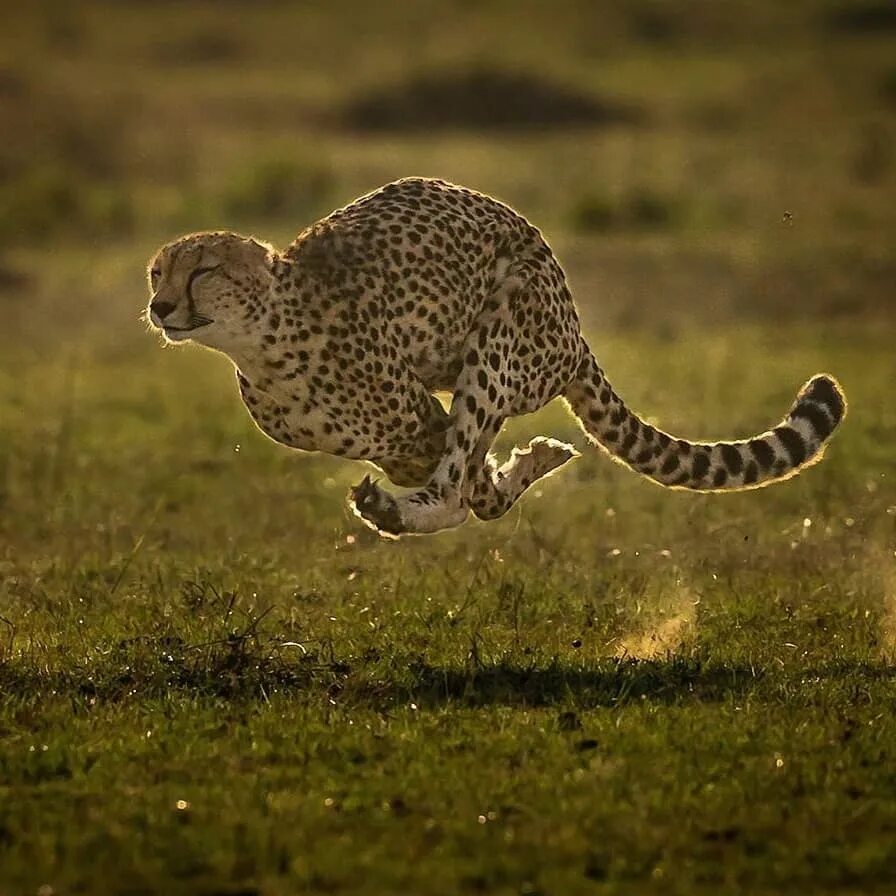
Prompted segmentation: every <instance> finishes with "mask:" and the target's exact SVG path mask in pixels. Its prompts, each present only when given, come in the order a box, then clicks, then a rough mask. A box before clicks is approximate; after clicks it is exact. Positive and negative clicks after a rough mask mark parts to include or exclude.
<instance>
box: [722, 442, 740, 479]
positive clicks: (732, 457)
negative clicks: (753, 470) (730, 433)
mask: <svg viewBox="0 0 896 896" xmlns="http://www.w3.org/2000/svg"><path fill="white" fill-rule="evenodd" d="M721 451H722V461H723V462H724V464H725V466H726V467H727V468H728V472H729V473H730V474H731V475H732V476H737V475H738V473H740V471H741V470H742V469H743V468H744V462H743V458H742V457H741V456H740V451H739V450H738V448H737V446H735V445H731V444H724V445H722V447H721Z"/></svg>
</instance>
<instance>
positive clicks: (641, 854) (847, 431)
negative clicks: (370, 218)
mask: <svg viewBox="0 0 896 896" xmlns="http://www.w3.org/2000/svg"><path fill="white" fill-rule="evenodd" d="M894 50H896V16H894V14H893V6H892V5H891V4H890V3H887V2H879V0H855V2H846V0H843V2H838V0H796V2H792V3H787V4H780V3H773V2H770V0H769V2H765V0H762V2H747V0H734V2H729V3H724V4H720V3H718V2H710V0H694V2H689V3H688V4H687V5H686V6H682V5H681V4H675V3H671V2H665V0H633V2H629V0H625V2H624V0H612V2H608V3H599V4H598V3H591V2H586V0H561V2H557V3H542V2H536V0H515V2H510V0H506V2H505V0H483V2H470V0H457V2H450V3H449V2H444V0H422V2H419V3H404V2H397V0H384V2H380V3H377V4H364V3H359V2H334V3H303V4H291V3H284V2H274V0H261V2H257V3H252V4H237V3H216V4H210V3H204V2H190V3H173V2H163V0H160V2H155V3H147V2H136V0H133V2H122V3H112V2H97V0H89V2H83V3H77V4H70V3H63V2H52V0H42V2H36V3H33V4H30V5H26V6H21V5H20V6H18V7H16V8H15V9H14V10H9V11H6V10H5V11H4V21H3V28H2V32H0V133H2V135H3V139H2V140H0V313H2V322H3V323H2V327H0V892H2V893H5V892H10V893H13V892H16V893H18V892H24V893H36V892H40V893H42V894H44V896H47V894H50V893H59V894H63V893H79V892H80V893H100V892H101V893H119V892H120V893H132V894H133V893H156V892H166V893H178V892H184V893H205V894H208V896H211V894H224V893H229V894H231V896H235V894H237V893H242V894H250V893H260V894H265V896H268V894H280V893H283V894H286V893H295V892H306V893H319V892H321V893H323V892H330V893H332V892H343V893H371V894H373V893H381V892H382V893H385V892H410V893H424V892H438V893H440V894H450V893H476V892H490V893H501V894H504V893H506V894H529V896H535V894H574V893H580V892H581V893H585V892H587V893H606V894H611V893H620V892H624V893H655V892H656V893H659V892H662V893H664V894H669V893H673V894H674V893H681V894H687V896H693V894H699V893H707V894H710V893H711V894H714V896H715V894H719V893H738V892H754V893H755V892H762V893H778V892H780V893H793V892H819V893H820V892H824V893H831V894H833V893H842V894H853V893H858V892H862V893H875V892H879V893H886V892H889V890H890V888H891V877H892V867H893V860H894V858H896V855H894V846H893V844H894V842H896V841H894V839H893V833H894V831H896V779H894V777H893V775H892V773H891V771H890V769H891V767H892V765H893V759H894V757H893V755H892V754H893V743H894V730H893V722H892V716H893V713H892V710H893V707H894V706H896V685H894V677H893V657H894V653H896V604H894V601H896V554H894V551H896V491H894V485H893V483H894V478H896V460H894V452H893V445H894V443H896V404H894V402H893V400H892V396H891V394H890V393H891V384H892V382H893V381H894V378H896V354H894V352H893V342H894V311H896V289H894V283H896V254H894V245H896V163H894V157H893V146H894V145H896V141H894V138H896V117H894V115H896V69H894V62H893V60H894V56H896V54H894ZM408 174H425V175H433V176H439V177H443V178H446V179H449V180H453V181H456V182H460V183H463V184H466V185H468V186H471V187H474V188H478V189H481V190H484V191H486V192H488V193H491V194H493V195H496V196H498V197H500V198H502V199H504V200H506V201H508V202H510V203H511V204H512V205H514V206H515V207H516V208H518V209H519V210H520V211H521V212H522V213H524V214H526V215H527V216H528V217H530V219H531V220H532V221H533V222H534V223H536V224H537V225H538V226H539V227H541V228H542V229H543V230H544V232H545V234H546V236H547V238H548V240H549V242H550V243H551V244H552V246H553V247H554V248H555V250H556V251H557V253H558V255H559V257H560V258H561V259H562V261H563V263H564V266H565V267H566V269H567V270H568V272H569V278H570V283H571V286H572V289H573V293H574V295H575V297H576V301H577V303H578V305H579V308H580V310H581V315H582V319H583V322H584V326H585V332H586V336H587V337H588V338H589V341H590V342H591V344H592V346H593V347H594V349H595V351H596V353H597V355H598V357H599V358H600V360H601V363H602V365H603V366H604V367H605V368H606V370H607V371H608V374H609V376H610V378H611V380H612V381H613V382H614V384H615V386H616V387H617V388H618V390H619V391H620V393H621V394H622V395H624V396H625V397H626V399H627V400H628V401H629V403H630V404H631V405H632V406H633V407H635V408H637V409H638V410H640V411H641V412H643V413H645V414H646V415H647V416H648V417H650V418H651V419H652V420H654V421H655V422H657V423H658V424H659V425H663V426H665V427H666V428H668V429H670V430H673V431H676V432H678V433H680V434H681V435H686V436H692V437H707V438H712V437H722V436H730V435H734V434H742V433H748V432H753V431H756V430H758V429H759V428H761V427H763V426H765V425H767V424H768V423H770V422H772V421H773V420H774V419H776V418H777V416H778V415H779V414H780V413H782V412H783V410H784V409H785V408H786V407H787V406H788V404H789V401H790V399H791V398H792V395H793V394H794V391H795V389H796V387H797V386H798V385H799V384H800V383H801V382H802V381H803V380H804V379H805V378H806V377H807V376H808V375H809V374H811V373H813V372H815V371H816V370H821V369H827V370H829V371H830V372H832V373H834V374H835V375H837V376H838V377H839V378H840V379H841V381H842V383H843V385H844V387H845V389H846V391H847V394H848V396H849V398H850V414H849V416H848V418H847V420H846V422H845V424H844V427H843V430H842V432H841V433H839V434H838V436H837V438H836V439H835V441H834V444H833V445H832V447H831V449H830V451H829V452H828V456H827V457H826V458H825V460H824V461H823V463H822V464H821V465H820V466H818V467H816V468H814V469H812V470H811V471H808V472H807V473H806V474H805V475H803V476H801V477H799V478H797V479H796V480H794V481H792V482H789V483H787V484H785V485H782V486H780V487H778V488H774V489H770V490H766V491H763V492H759V493H750V494H743V495H734V496H730V497H728V498H724V499H711V498H707V497H706V496H695V495H683V494H677V493H676V494H671V493H667V492H664V491H662V490H659V489H657V488H655V487H653V486H651V485H650V484H647V483H644V482H641V481H639V480H638V479H637V477H635V476H633V475H631V474H630V473H628V472H626V471H625V470H623V469H621V468H620V467H618V466H617V465H614V464H611V463H608V462H607V461H606V459H605V458H604V457H603V456H601V455H600V454H598V453H597V452H590V451H586V453H585V454H584V456H583V457H582V458H581V459H580V460H578V461H576V463H575V464H574V465H571V466H570V468H569V469H567V470H564V471H563V472H562V473H561V474H559V475H557V476H556V477H553V478H551V479H550V480H549V481H548V482H547V483H545V484H544V485H543V487H541V488H538V489H536V490H534V491H533V493H532V494H529V495H527V497H526V498H525V499H524V500H523V501H522V503H521V504H520V505H519V507H517V508H516V509H515V510H514V512H513V513H512V514H510V515H509V516H508V518H506V519H504V520H502V521H499V522H497V523H494V524H489V525H482V524H477V523H470V524H468V525H466V526H465V527H463V528H461V529H459V530H458V531H455V532H451V533H446V534H444V535H440V536H438V537H436V538H427V539H418V540H410V541H402V542H400V543H398V544H387V543H384V542H380V541H378V540H377V539H375V538H374V537H373V536H372V535H371V534H370V533H369V532H367V531H366V530H364V529H361V528H359V526H358V525H357V523H356V521H355V520H354V519H353V518H351V517H350V516H349V514H348V512H347V510H346V508H345V504H344V498H345V494H346V491H347V488H348V486H349V484H350V483H352V482H354V481H357V480H358V479H359V478H360V476H361V475H362V473H363V470H362V467H361V465H358V464H352V463H348V462H344V461H339V460H337V459H334V458H328V457H324V456H318V455H305V456H302V455H297V454H295V453H292V452H289V451H286V450H285V449H282V448H278V447H277V446H275V445H273V444H272V443H270V442H269V441H267V440H265V439H264V438H263V437H262V436H261V435H260V434H259V433H258V432H257V431H256V430H255V429H254V427H253V425H252V423H251V421H250V420H249V419H248V417H247V415H246V414H245V412H244V410H243V409H242V408H241V406H240V405H239V402H238V399H237V396H236V390H235V386H234V382H233V373H232V370H231V369H230V365H229V363H228V362H226V361H225V360H224V359H221V358H218V357H215V356H213V355H211V354H210V353H207V352H200V351H198V350H190V349H185V350H165V351H162V350H161V349H160V347H159V345H158V342H157V340H156V339H155V338H152V337H149V336H148V335H147V333H146V332H145V327H144V325H143V324H142V323H141V322H140V320H139V315H140V312H141V311H142V308H143V306H144V304H145V302H146V297H147V296H146V285H145V272H144V265H145V262H146V260H147V259H148V258H149V257H150V255H151V253H152V252H153V251H154V249H155V248H156V247H157V246H158V245H159V244H160V243H161V242H163V241H166V240H168V239H171V238H172V237H174V236H176V235H178V234H179V233H181V232H184V231H190V230H198V229H217V228H234V229H238V230H243V231H247V232H253V233H255V234H256V235H258V236H260V237H263V238H265V239H269V240H271V241H272V242H275V243H277V244H279V245H283V244H285V243H287V242H288V241H289V240H291V239H292V238H293V236H294V235H295V234H296V233H298V232H299V231H300V230H301V229H303V228H304V227H305V226H306V225H307V224H308V223H310V222H311V221H313V220H314V219H315V218H317V217H319V216H321V215H323V214H325V213H326V212H327V211H329V210H330V209H331V208H333V207H335V206H338V205H340V204H342V203H344V202H347V201H350V200H351V199H352V198H354V197H355V196H356V195H359V194H361V193H363V192H366V191H368V190H371V189H373V188H375V187H377V186H379V185H380V184H382V183H384V182H386V181H389V180H391V179H394V178H396V177H400V176H404V175H408ZM534 433H546V434H551V435H556V436H559V437H563V438H568V439H572V440H576V441H578V444H579V445H580V447H583V446H582V442H581V440H580V438H579V436H578V435H577V431H576V428H575V426H574V425H573V422H572V421H571V419H570V418H569V416H568V415H567V414H566V413H565V412H564V411H563V409H562V408H560V407H556V406H551V407H549V408H547V409H545V410H544V411H543V412H541V413H540V414H538V415H536V416H535V417H533V418H527V419H525V420H522V421H515V422H514V423H513V425H511V426H509V427H508V432H507V433H506V434H505V435H504V436H503V440H502V443H501V444H502V447H503V448H508V447H509V446H510V445H511V444H513V443H515V442H524V441H525V440H526V439H528V437H529V436H531V435H532V434H534ZM41 887H43V889H40V890H39V888H41ZM47 888H49V889H47Z"/></svg>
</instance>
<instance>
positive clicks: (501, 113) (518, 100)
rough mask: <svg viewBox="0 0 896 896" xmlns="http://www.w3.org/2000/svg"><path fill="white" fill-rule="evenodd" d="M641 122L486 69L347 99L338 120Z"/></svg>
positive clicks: (486, 125) (586, 97) (404, 123)
mask: <svg viewBox="0 0 896 896" xmlns="http://www.w3.org/2000/svg"><path fill="white" fill-rule="evenodd" d="M639 119H640V115H639V114H638V113H637V111H636V110H634V109H632V108H631V107H629V106H626V105H624V104H622V103H617V102H613V101H607V100H602V99H599V98H597V97H594V96H592V95H590V94H588V93H583V92H580V91H577V90H574V89H571V88H569V87H564V86H562V85H559V84H555V83H552V82H551V81H548V80H545V79H543V78H541V77H539V76H537V75H530V74H525V73H522V72H502V71H496V70H492V69H484V68H478V69H472V70H468V71H442V72H435V73H428V74H423V75H419V76H417V77H414V78H411V79H409V80H407V81H404V82H402V83H400V84H393V85H389V86H385V87H379V88H375V89H372V90H370V91H369V92H367V93H363V94H360V95H358V96H356V97H354V98H353V99H350V100H349V101H348V102H347V103H346V104H345V106H344V107H343V109H342V113H341V116H340V120H341V123H342V124H343V125H344V126H346V127H349V128H352V129H355V130H361V131H386V130H398V131H413V130H424V129H425V130H431V129H433V128H478V129H490V130H528V129H532V130H535V129H539V128H548V127H569V126H583V125H606V124H631V123H634V122H636V121H638V120H639Z"/></svg>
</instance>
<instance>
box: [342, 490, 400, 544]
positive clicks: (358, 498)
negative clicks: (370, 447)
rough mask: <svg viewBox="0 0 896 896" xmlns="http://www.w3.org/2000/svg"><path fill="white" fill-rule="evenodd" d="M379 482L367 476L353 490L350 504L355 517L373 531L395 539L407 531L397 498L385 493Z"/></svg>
mask: <svg viewBox="0 0 896 896" xmlns="http://www.w3.org/2000/svg"><path fill="white" fill-rule="evenodd" d="M378 482H379V480H378V479H374V480H372V479H371V478H370V476H369V475H367V476H365V477H364V478H363V479H362V480H361V481H360V482H359V483H358V484H357V485H356V486H354V487H353V488H352V490H351V493H350V501H349V504H350V506H351V508H352V510H353V511H354V513H355V515H356V516H358V517H359V518H360V519H361V520H362V521H363V522H364V523H365V524H366V525H368V526H370V528H371V529H374V530H376V531H377V532H378V533H379V534H380V535H383V536H386V537H392V538H395V537H397V536H398V535H401V533H402V532H404V531H405V527H404V525H403V524H402V521H401V514H400V513H399V512H398V505H397V503H396V501H395V498H393V497H392V495H390V494H389V493H388V492H385V491H383V489H381V488H380V487H379V485H378V484H377V483H378Z"/></svg>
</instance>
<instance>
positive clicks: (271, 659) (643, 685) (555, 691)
mask: <svg viewBox="0 0 896 896" xmlns="http://www.w3.org/2000/svg"><path fill="white" fill-rule="evenodd" d="M129 660H130V661H129V662H127V663H125V664H108V663H107V664H98V665H97V666H94V667H78V668H73V669H70V670H56V671H49V670H47V669H46V668H45V667H44V668H40V667H38V666H35V665H32V664H29V663H26V664H20V663H18V662H14V661H8V662H5V663H0V693H3V695H4V696H5V697H6V698H7V699H10V698H11V699H14V700H18V701H21V702H23V703H28V702H31V701H33V700H35V699H38V700H40V699H44V698H46V697H47V696H50V695H52V696H55V697H57V698H62V699H66V698H67V699H69V700H70V701H71V702H72V706H73V708H74V709H76V710H77V709H78V708H79V707H84V708H87V707H89V706H92V705H93V704H95V703H96V702H113V703H114V702H118V701H125V700H128V699H133V698H141V699H161V700H168V699H178V698H183V697H188V698H189V699H190V700H193V699H196V698H199V699H202V698H207V699H213V700H226V701H229V702H233V703H246V704H248V703H256V702H266V701H268V700H269V699H270V698H271V697H272V696H274V695H280V696H285V697H286V698H288V699H295V700H296V701H300V702H304V703H306V704H314V703H321V704H324V703H329V704H335V705H344V706H353V707H359V708H362V707H363V708H367V709H370V710H373V711H380V712H387V711H390V710H394V709H397V708H400V707H405V706H409V705H411V704H414V705H415V706H416V707H417V708H420V709H434V708H439V707H444V706H449V705H461V706H468V707H485V706H509V707H551V706H574V707H576V708H578V709H589V708H595V707H614V706H623V705H626V704H631V703H635V702H641V701H649V702H651V703H662V704H667V705H671V704H677V703H689V702H700V703H717V702H722V701H725V700H739V699H743V698H744V697H746V696H747V695H750V696H751V697H752V698H753V699H759V700H764V699H768V700H772V699H776V697H775V695H778V698H780V699H786V700H788V701H792V700H794V699H795V700H797V701H800V702H807V701H808V702H811V701H813V700H815V699H817V697H816V695H817V689H816V688H815V684H818V683H823V682H837V683H838V685H839V686H841V687H844V688H847V689H849V688H852V689H853V690H854V691H855V692H856V695H857V699H858V696H860V694H859V691H860V690H861V689H862V688H864V687H865V686H866V685H868V684H869V683H870V682H873V681H893V680H894V679H896V668H894V667H891V666H888V665H886V664H884V663H881V664H869V663H866V662H858V661H857V662H848V661H841V662H837V663H831V664H827V665H824V666H823V667H818V668H812V669H809V668H797V667H795V668H793V669H792V670H789V671H786V672H785V671H782V670H779V669H776V668H775V669H771V670H768V669H763V668H761V667H748V666H742V665H737V664H721V665H719V664H712V665H709V664H706V663H704V662H703V661H702V660H701V659H700V658H695V657H691V656H689V657H677V656H674V655H670V656H669V657H668V658H665V659H651V660H637V659H629V658H626V659H619V658H607V659H606V660H599V661H597V662H596V663H594V664H593V665H591V666H587V667H583V666H576V667H572V666H570V665H564V664H562V663H560V662H559V661H555V662H551V663H548V664H546V665H542V666H534V665H532V666H522V665H519V664H514V663H512V662H507V661H504V662H499V663H495V664H490V665H484V664H476V665H474V664H469V665H468V666H465V667H440V666H433V665H430V664H426V663H422V662H409V663H407V664H404V665H402V664H401V663H391V664H390V666H389V668H388V669H384V668H383V666H382V665H381V664H380V663H378V662H372V663H369V662H366V661H365V660H363V659H358V658H355V659H353V660H352V661H351V662H343V661H339V660H331V661H329V662H321V660H320V658H318V657H315V656H313V655H305V656H303V657H302V658H301V659H300V660H295V659H289V660H287V659H284V658H283V657H282V656H280V655H276V654H270V653H268V654H264V655H261V656H259V655H251V654H245V653H242V652H240V651H239V650H235V649H234V647H233V645H232V644H231V645H229V646H228V649H227V650H226V651H224V652H222V653H218V654H213V655H208V654H206V655H204V656H203V657H192V658H191V657H190V655H189V652H184V653H183V654H181V655H177V654H176V652H166V653H163V654H162V655H161V657H159V658H154V661H148V660H149V658H148V657H144V658H143V661H142V662H140V661H137V662H135V661H134V658H133V657H130V658H129ZM807 682H809V683H810V684H809V685H807Z"/></svg>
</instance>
